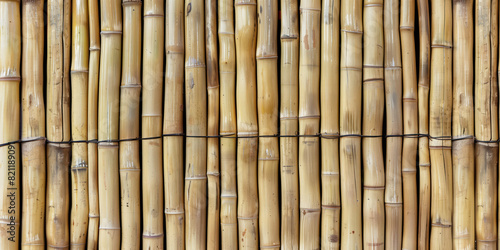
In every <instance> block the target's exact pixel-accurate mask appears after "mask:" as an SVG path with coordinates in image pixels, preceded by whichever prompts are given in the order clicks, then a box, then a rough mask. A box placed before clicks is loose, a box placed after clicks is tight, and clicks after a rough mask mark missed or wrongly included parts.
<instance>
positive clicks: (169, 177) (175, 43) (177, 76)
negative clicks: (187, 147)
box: [163, 0, 184, 250]
mask: <svg viewBox="0 0 500 250" xmlns="http://www.w3.org/2000/svg"><path fill="white" fill-rule="evenodd" d="M165 4H166V8H165V9H166V18H165V52H166V72H165V103H164V120H163V133H164V134H182V133H183V132H184V128H183V126H184V122H183V107H184V95H183V91H184V85H183V83H184V1H183V0H169V1H166V2H165ZM183 154H184V138H183V137H182V136H180V135H179V136H165V137H163V162H164V171H163V179H164V183H165V193H164V194H165V224H166V233H167V237H166V241H167V243H166V248H167V249H178V250H184V192H183V190H184V173H183V170H184V168H183V166H184V165H183V162H184V160H183V159H184V158H183V157H184V155H183Z"/></svg>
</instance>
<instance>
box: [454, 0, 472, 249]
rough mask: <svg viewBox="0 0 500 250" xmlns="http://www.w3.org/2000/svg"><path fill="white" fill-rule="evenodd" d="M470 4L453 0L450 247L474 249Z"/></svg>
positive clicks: (469, 2)
mask: <svg viewBox="0 0 500 250" xmlns="http://www.w3.org/2000/svg"><path fill="white" fill-rule="evenodd" d="M472 6H473V1H453V57H454V58H460V59H459V60H456V61H455V62H454V63H453V120H452V136H453V138H457V139H458V138H469V139H463V140H457V141H454V142H453V147H452V158H453V166H454V171H453V190H454V192H453V193H454V197H453V247H454V248H456V249H474V247H475V246H474V239H475V237H474V236H475V225H474V139H473V136H474V119H472V117H474V102H473V98H474V97H473V83H474V67H473V59H474V58H473V53H472V52H473V44H474V40H473V37H474V34H473V32H474V29H473V24H474V21H473V15H472V14H473V12H472V11H473V7H472Z"/></svg>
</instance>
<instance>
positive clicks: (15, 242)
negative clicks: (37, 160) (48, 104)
mask: <svg viewBox="0 0 500 250" xmlns="http://www.w3.org/2000/svg"><path fill="white" fill-rule="evenodd" d="M0 48H2V57H0V119H1V121H2V122H1V123H0V144H3V143H7V142H11V141H17V140H19V121H20V119H19V116H20V110H19V106H20V105H19V103H20V100H19V82H20V81H21V75H20V73H21V69H20V66H21V11H20V9H19V1H8V0H7V1H0ZM19 151H20V148H19V143H15V144H9V145H4V146H2V147H0V180H1V181H0V190H1V196H0V249H19V223H20V221H21V214H20V211H21V210H20V207H21V204H20V199H19V197H20V194H21V189H20V187H19V181H20V178H21V176H20V164H19V163H20V159H19V157H20V155H21V154H20V153H19Z"/></svg>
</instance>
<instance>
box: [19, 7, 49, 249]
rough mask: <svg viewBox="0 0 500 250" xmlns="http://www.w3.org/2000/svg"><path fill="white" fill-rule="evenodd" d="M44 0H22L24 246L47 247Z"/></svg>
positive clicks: (22, 245) (22, 238)
mask: <svg viewBox="0 0 500 250" xmlns="http://www.w3.org/2000/svg"><path fill="white" fill-rule="evenodd" d="M43 5H44V1H43V0H36V1H32V0H24V1H22V17H23V19H25V20H30V21H29V22H22V39H23V40H22V45H23V46H22V48H23V49H22V59H21V63H22V69H21V72H22V94H21V96H22V102H21V104H22V112H21V113H22V118H21V120H22V124H21V131H22V134H21V139H22V140H30V141H29V142H24V143H23V144H22V166H23V169H22V173H23V178H22V190H24V192H22V215H21V218H22V220H21V222H22V226H21V228H22V232H21V247H22V248H23V249H44V248H45V223H44V222H45V186H46V179H45V177H46V168H45V157H46V155H45V140H44V139H43V137H44V136H45V107H44V101H43V89H44V83H43V52H44V17H43Z"/></svg>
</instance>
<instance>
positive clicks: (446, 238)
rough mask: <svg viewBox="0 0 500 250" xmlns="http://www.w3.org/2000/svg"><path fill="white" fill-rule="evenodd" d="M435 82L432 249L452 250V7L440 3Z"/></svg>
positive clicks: (434, 20)
mask: <svg viewBox="0 0 500 250" xmlns="http://www.w3.org/2000/svg"><path fill="white" fill-rule="evenodd" d="M431 10H432V12H431V25H432V34H431V35H432V36H431V39H432V40H431V48H432V56H431V80H430V87H431V88H430V100H429V134H430V136H431V139H430V141H429V151H430V156H431V164H432V168H431V197H432V201H431V227H432V229H431V238H430V248H431V249H452V225H451V224H452V212H453V186H452V177H453V175H452V174H453V172H452V159H451V140H450V138H451V119H452V117H451V112H452V80H453V79H452V53H451V52H452V45H453V43H452V26H451V25H452V23H451V21H452V12H451V11H452V6H451V0H437V1H433V2H432V6H431Z"/></svg>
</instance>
